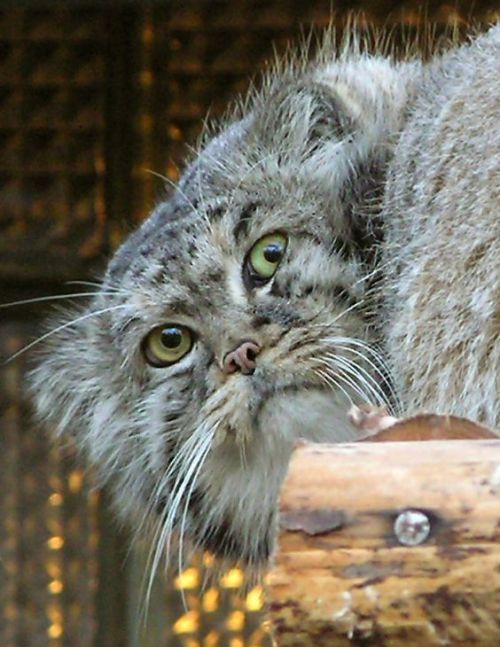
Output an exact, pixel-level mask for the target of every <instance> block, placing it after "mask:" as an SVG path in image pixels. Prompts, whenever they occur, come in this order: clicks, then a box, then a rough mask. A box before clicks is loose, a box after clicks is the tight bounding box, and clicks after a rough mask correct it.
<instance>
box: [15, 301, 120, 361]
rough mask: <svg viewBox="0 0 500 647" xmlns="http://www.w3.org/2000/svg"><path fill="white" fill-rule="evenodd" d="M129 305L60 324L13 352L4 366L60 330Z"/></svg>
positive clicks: (118, 306) (90, 313) (117, 306)
mask: <svg viewBox="0 0 500 647" xmlns="http://www.w3.org/2000/svg"><path fill="white" fill-rule="evenodd" d="M128 307H129V305H128V304H126V303H123V304H120V305H115V306H110V307H108V308H103V309H102V310H95V311H93V312H88V313H87V314H85V315H83V316H81V317H78V318H77V319H73V320H71V321H68V322H66V323H65V324H62V325H61V326H58V327H57V328H54V329H53V330H49V332H46V333H45V334H44V335H42V336H41V337H38V338H37V339H35V340H33V341H32V342H30V343H29V344H27V345H26V346H23V348H21V349H20V350H18V351H17V352H15V353H14V354H13V355H11V356H10V357H9V358H8V359H6V360H5V362H4V364H8V363H9V362H12V361H14V360H15V359H16V358H17V357H19V356H20V355H22V354H24V353H26V352H27V351H28V350H30V348H33V346H36V345H37V344H40V343H41V342H42V341H44V340H45V339H47V338H48V337H51V336H52V335H55V334H56V333H58V332H61V330H64V329H65V328H70V327H71V326H74V325H75V324H77V323H80V322H81V321H85V320H86V319H90V318H91V317H97V316H98V315H102V314H105V313H106V312H111V311H112V310H118V309H119V308H128Z"/></svg>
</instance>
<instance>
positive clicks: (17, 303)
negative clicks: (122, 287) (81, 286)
mask: <svg viewBox="0 0 500 647" xmlns="http://www.w3.org/2000/svg"><path fill="white" fill-rule="evenodd" d="M96 296H106V297H107V296H114V293H113V292H74V293H72V294H54V295H52V296H45V297H34V298H33V299H20V300H19V301H11V302H10V303H0V309H2V308H11V307H13V306H22V305H27V304H28V303H41V302H43V301H62V300H64V299H75V298H77V297H96Z"/></svg>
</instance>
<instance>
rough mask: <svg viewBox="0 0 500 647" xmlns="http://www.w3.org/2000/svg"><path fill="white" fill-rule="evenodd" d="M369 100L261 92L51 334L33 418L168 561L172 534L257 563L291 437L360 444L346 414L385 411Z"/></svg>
mask: <svg viewBox="0 0 500 647" xmlns="http://www.w3.org/2000/svg"><path fill="white" fill-rule="evenodd" d="M360 101H361V99H360V98H359V97H358V99H357V103H356V110H351V109H350V105H349V101H348V98H346V91H345V87H343V89H342V92H340V91H339V92H336V91H335V84H333V83H331V82H328V83H327V82H326V81H322V80H321V79H319V80H318V79H314V78H310V77H307V76H306V77H304V78H299V79H297V78H294V79H289V78H287V77H284V78H282V79H281V81H280V82H276V83H274V84H273V85H272V86H269V87H267V88H266V90H265V91H264V92H263V93H262V94H260V95H258V96H257V97H256V98H255V99H254V101H253V104H252V105H251V106H250V108H249V109H248V110H247V112H246V115H245V116H243V117H242V118H240V119H238V120H236V121H235V122H234V123H232V124H230V125H229V126H227V127H225V128H224V129H223V130H222V131H221V132H220V133H219V134H217V135H216V136H214V137H212V138H211V139H210V140H209V141H208V142H206V144H205V145H204V146H203V147H202V149H201V150H200V152H199V153H198V155H197V156H196V157H195V158H194V159H193V161H192V162H191V164H190V165H189V166H188V167H187V169H186V171H185V173H184V175H183V177H182V178H181V180H180V182H179V184H178V186H177V187H176V189H175V190H174V191H173V192H172V194H171V196H170V197H169V198H168V199H167V200H165V201H164V202H161V203H160V204H158V206H157V207H156V209H155V210H154V212H153V213H152V215H151V216H150V217H149V219H148V220H146V221H145V223H144V224H143V225H142V226H141V227H140V228H139V229H138V230H137V231H136V232H135V233H134V234H133V235H132V236H131V237H130V238H129V239H128V240H127V241H126V242H125V243H124V244H123V245H122V247H121V248H120V249H119V250H118V251H117V253H116V255H115V256H114V258H113V259H112V260H111V263H110V265H109V268H108V270H107V272H106V274H105V277H104V280H103V282H102V287H101V290H100V293H99V294H98V295H97V296H96V297H95V298H94V299H93V301H92V303H91V304H90V306H89V307H88V308H87V309H85V310H84V311H83V312H82V311H81V312H78V313H76V314H73V315H72V317H69V316H68V317H67V318H66V319H65V320H64V321H63V322H62V323H59V325H58V330H57V332H55V333H54V334H52V335H50V336H49V337H48V338H47V343H46V346H45V349H44V351H43V353H42V357H41V358H40V361H39V364H38V367H37V368H36V369H35V370H34V372H33V374H32V390H33V392H34V394H35V399H36V403H37V407H38V411H39V413H40V415H41V416H42V417H43V418H46V419H49V420H50V421H51V423H52V424H53V425H55V427H56V428H57V430H58V432H59V433H61V434H62V433H72V434H73V435H74V437H75V439H76V442H77V444H78V446H79V447H80V448H81V450H82V451H83V452H84V453H85V454H86V455H87V457H88V459H89V460H90V462H91V463H92V464H93V465H94V466H95V468H96V471H97V473H98V474H99V475H100V476H101V478H102V480H103V481H104V482H106V483H107V485H108V486H109V487H110V488H111V490H112V491H113V493H114V497H115V500H116V503H117V508H118V510H119V511H120V512H121V513H122V514H123V515H124V516H126V517H132V518H133V520H134V521H133V523H134V525H135V526H136V528H137V529H138V532H139V533H140V532H141V531H142V529H143V528H145V527H146V526H150V525H151V526H152V527H153V528H156V534H155V537H156V549H155V550H156V553H155V555H156V557H155V560H154V561H155V563H156V564H157V563H158V560H159V559H160V556H161V555H162V554H163V553H164V551H165V549H167V551H168V547H169V542H170V537H171V536H172V532H177V533H179V534H180V535H181V536H187V537H189V538H190V539H191V540H192V542H193V543H194V544H196V545H200V546H202V547H203V548H205V549H208V550H211V551H213V552H214V553H216V554H217V555H219V556H222V557H225V558H228V559H230V560H232V561H237V560H241V561H243V562H245V563H246V564H249V565H259V564H261V563H262V562H263V561H265V560H266V559H267V558H268V556H269V553H270V551H271V547H272V537H273V528H274V521H275V506H276V497H277V493H278V489H279V485H280V483H281V480H282V478H283V476H284V473H285V470H286V466H287V460H288V457H289V454H290V451H291V448H292V446H293V443H294V442H295V441H296V440H297V439H298V438H299V437H305V438H307V439H310V440H318V441H326V440H328V441H340V440H348V439H350V438H352V434H353V430H352V429H351V428H350V426H349V423H348V421H347V417H346V412H347V410H348V409H349V407H350V404H351V402H352V401H359V400H366V401H369V402H372V403H380V402H382V401H384V400H385V394H384V390H383V388H382V386H381V384H382V381H383V376H382V371H381V370H380V367H377V362H378V360H377V353H376V351H375V350H374V349H373V347H372V346H371V342H372V341H373V331H372V327H371V322H370V317H369V313H368V311H369V308H368V307H367V304H368V302H369V298H368V290H369V287H370V278H371V277H372V276H373V272H374V268H375V263H376V242H377V237H378V235H379V231H380V228H379V223H378V221H377V217H376V213H375V212H372V211H371V210H370V209H367V205H370V204H372V203H373V202H374V201H375V198H376V195H377V191H378V189H379V186H380V178H381V174H382V173H383V157H384V155H385V152H384V150H383V148H381V147H379V146H378V142H377V141H375V140H373V134H372V133H371V132H368V131H369V128H367V127H365V125H363V123H364V122H365V121H369V119H368V116H367V115H366V114H365V113H363V114H362V117H361V116H360V113H359V110H358V108H359V104H360ZM367 109H368V108H367ZM372 140H373V141H372Z"/></svg>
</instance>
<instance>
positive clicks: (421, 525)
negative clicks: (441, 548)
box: [394, 510, 431, 546]
mask: <svg viewBox="0 0 500 647" xmlns="http://www.w3.org/2000/svg"><path fill="white" fill-rule="evenodd" d="M430 532H431V522H430V520H429V517H428V516H427V515H426V514H424V513H423V512H421V511H420V510H404V512H401V513H400V514H398V516H397V517H396V520H395V521H394V534H395V535H396V537H397V540H398V541H399V543H400V544H402V545H403V546H418V545H419V544H423V543H424V541H425V540H426V539H427V538H428V537H429V534H430Z"/></svg>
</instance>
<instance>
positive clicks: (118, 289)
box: [65, 281, 127, 294]
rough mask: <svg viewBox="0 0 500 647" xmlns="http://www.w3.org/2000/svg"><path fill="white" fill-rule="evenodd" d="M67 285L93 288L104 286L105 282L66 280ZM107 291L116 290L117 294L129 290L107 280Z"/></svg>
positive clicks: (125, 292)
mask: <svg viewBox="0 0 500 647" xmlns="http://www.w3.org/2000/svg"><path fill="white" fill-rule="evenodd" d="M65 285H87V286H90V287H92V288H102V287H103V285H104V282H103V281H101V282H98V281H66V282H65ZM106 291H107V292H116V293H117V294H127V291H126V290H124V289H123V288H122V287H117V286H115V285H110V284H109V282H106Z"/></svg>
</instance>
